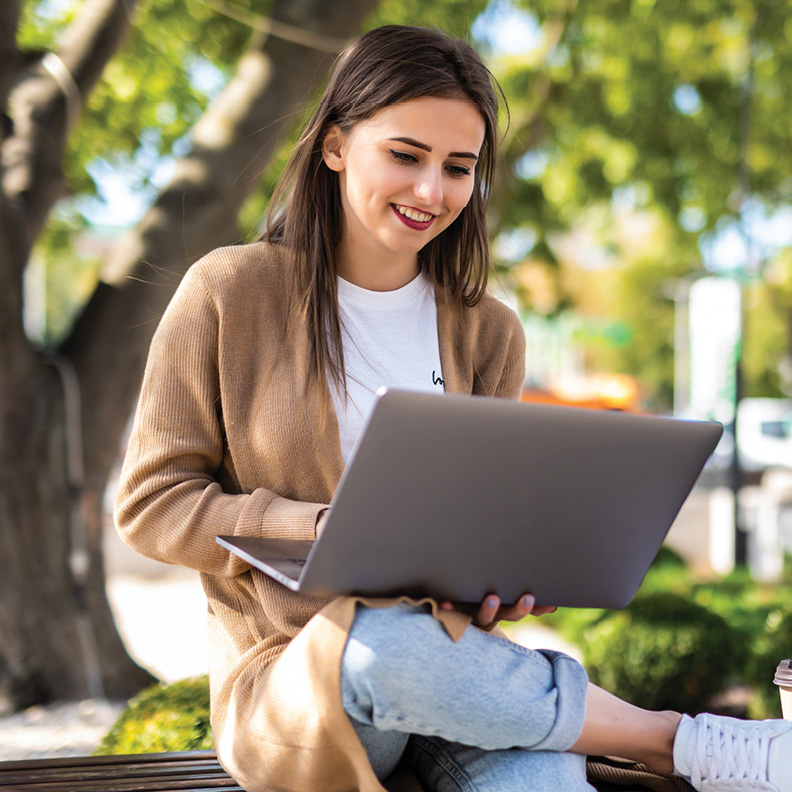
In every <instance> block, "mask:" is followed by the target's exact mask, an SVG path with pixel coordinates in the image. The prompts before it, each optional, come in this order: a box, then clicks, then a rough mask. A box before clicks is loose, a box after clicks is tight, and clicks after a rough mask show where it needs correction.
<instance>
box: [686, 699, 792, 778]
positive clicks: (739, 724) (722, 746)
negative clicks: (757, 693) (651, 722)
mask: <svg viewBox="0 0 792 792" xmlns="http://www.w3.org/2000/svg"><path fill="white" fill-rule="evenodd" d="M674 774H675V775H679V776H682V777H683V778H684V779H685V780H687V781H688V782H690V784H692V785H693V786H694V787H695V788H696V789H698V790H699V792H731V791H732V790H741V791H742V790H762V792H792V721H783V720H765V721H744V720H738V719H737V718H727V717H723V716H719V715H709V714H706V713H705V714H703V715H698V716H697V717H696V718H695V719H694V718H691V717H690V716H688V715H684V716H683V717H682V722H681V723H680V724H679V729H678V730H677V733H676V738H675V740H674Z"/></svg>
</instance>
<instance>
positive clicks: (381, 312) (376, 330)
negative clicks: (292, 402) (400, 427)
mask: <svg viewBox="0 0 792 792" xmlns="http://www.w3.org/2000/svg"><path fill="white" fill-rule="evenodd" d="M338 307H339V312H340V318H341V338H342V343H343V345H344V366H345V368H346V386H347V394H348V397H347V402H346V404H344V403H343V401H342V400H341V399H340V398H339V395H338V393H336V390H335V388H333V387H331V388H330V391H331V393H332V395H333V404H334V406H335V410H336V415H337V416H338V428H339V432H340V435H341V452H342V455H343V457H344V462H346V461H347V460H348V458H349V454H350V452H351V451H352V447H353V446H354V444H355V441H356V440H357V436H358V434H359V433H360V430H361V428H362V427H363V423H364V422H365V420H366V418H367V417H368V415H369V413H370V412H371V410H372V409H373V407H374V401H375V396H376V393H377V390H379V388H381V387H383V386H387V387H390V388H401V389H405V390H416V391H439V392H442V391H443V373H442V370H441V367H440V346H439V343H438V340H437V304H436V303H435V293H434V287H433V285H432V283H431V281H430V280H429V278H427V277H426V276H425V275H424V274H423V273H420V274H419V275H418V276H417V277H416V278H414V279H413V280H412V281H410V282H409V283H408V284H407V285H406V286H403V287H402V288H401V289H396V290H395V291H386V292H377V291H369V290H368V289H362V288H360V286H356V285H355V284H353V283H350V282H349V281H345V280H343V279H342V278H339V279H338Z"/></svg>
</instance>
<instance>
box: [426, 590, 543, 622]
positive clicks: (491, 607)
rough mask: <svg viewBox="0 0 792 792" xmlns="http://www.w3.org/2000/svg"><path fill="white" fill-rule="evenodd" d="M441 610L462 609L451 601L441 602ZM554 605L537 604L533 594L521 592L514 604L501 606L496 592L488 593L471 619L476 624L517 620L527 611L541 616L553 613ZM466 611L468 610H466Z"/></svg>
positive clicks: (525, 614) (526, 613)
mask: <svg viewBox="0 0 792 792" xmlns="http://www.w3.org/2000/svg"><path fill="white" fill-rule="evenodd" d="M440 609H441V610H462V608H458V607H457V606H456V605H455V604H454V603H453V602H441V603H440ZM555 610H556V606H555V605H537V604H536V600H535V599H534V596H533V594H523V595H522V597H520V599H518V600H517V602H516V603H515V604H514V605H506V606H502V605H501V601H500V597H499V596H498V595H497V594H488V595H487V596H486V597H485V598H484V601H483V602H482V603H481V605H480V606H479V608H478V610H477V611H476V615H475V616H474V617H473V620H474V621H476V622H478V624H491V623H492V622H495V621H519V620H520V619H522V618H524V617H525V616H527V615H528V614H529V613H530V614H532V615H534V616H542V615H543V614H545V613H553V612H554V611H555ZM466 612H468V611H467V610H466Z"/></svg>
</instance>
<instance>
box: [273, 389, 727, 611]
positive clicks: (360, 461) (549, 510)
mask: <svg viewBox="0 0 792 792" xmlns="http://www.w3.org/2000/svg"><path fill="white" fill-rule="evenodd" d="M721 433H722V427H721V425H720V424H716V423H709V422H694V421H681V420H677V419H672V418H660V417H656V416H646V415H636V414H630V413H616V412H606V411H598V410H587V409H578V408H570V407H557V406H552V405H540V404H527V403H521V402H515V401H510V400H505V399H495V398H488V397H481V396H465V395H458V394H431V393H415V392H408V391H398V390H388V391H385V392H384V393H383V394H382V395H381V396H380V398H379V399H378V401H377V403H376V406H375V409H374V411H373V412H372V414H371V416H370V417H369V420H368V422H367V424H366V426H365V427H364V430H363V432H362V433H361V436H360V438H359V440H358V444H357V446H356V448H355V451H354V452H353V455H352V457H351V459H350V462H349V464H348V465H347V467H346V470H345V472H344V474H343V476H342V479H341V481H340V483H339V486H338V488H337V490H336V494H335V496H334V498H333V502H332V504H331V506H332V509H331V512H330V517H329V519H328V521H327V524H326V527H325V530H324V532H323V534H322V536H321V538H320V540H318V541H317V542H315V543H314V547H313V549H312V551H311V553H310V555H309V558H308V561H307V563H306V564H305V566H304V567H303V571H302V574H301V576H300V580H299V586H298V588H299V590H300V591H302V592H305V593H316V594H352V593H360V594H367V595H370V596H375V595H391V594H412V595H416V596H419V595H424V594H429V595H432V596H435V597H437V598H440V599H450V600H454V601H459V602H476V603H477V602H480V601H481V600H482V599H483V597H484V596H485V595H486V594H488V593H490V592H497V593H498V594H499V595H500V597H501V599H502V600H503V601H504V602H514V601H516V599H517V598H518V597H519V596H520V595H521V594H522V593H524V592H525V591H532V592H533V593H534V595H535V596H536V601H537V603H538V604H548V605H559V606H572V607H598V608H620V607H624V606H625V605H626V604H628V603H629V601H630V600H631V599H632V597H633V596H634V594H635V592H636V590H637V589H638V586H639V585H640V583H641V581H642V580H643V577H644V576H645V574H646V572H647V570H648V568H649V565H650V564H651V562H652V560H653V559H654V557H655V555H656V553H657V551H658V550H659V548H660V546H661V544H662V542H663V540H664V538H665V536H666V534H667V532H668V530H669V528H670V527H671V524H672V523H673V520H674V518H675V517H676V515H677V513H678V512H679V509H680V508H681V506H682V504H683V502H684V500H685V499H686V497H687V495H688V494H689V492H690V490H691V488H692V487H693V484H694V483H695V481H696V478H697V477H698V475H699V473H700V471H701V469H702V467H703V466H704V464H705V462H706V460H707V458H708V457H709V455H710V454H711V453H712V451H713V449H714V447H715V445H716V444H717V442H718V439H719V438H720V435H721ZM265 571H266V570H265Z"/></svg>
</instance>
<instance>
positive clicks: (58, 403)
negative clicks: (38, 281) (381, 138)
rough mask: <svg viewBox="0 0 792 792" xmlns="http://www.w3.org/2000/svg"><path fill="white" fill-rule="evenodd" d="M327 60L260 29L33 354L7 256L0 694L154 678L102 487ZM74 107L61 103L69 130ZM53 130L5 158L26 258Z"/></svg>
mask: <svg viewBox="0 0 792 792" xmlns="http://www.w3.org/2000/svg"><path fill="white" fill-rule="evenodd" d="M93 2H94V3H95V4H97V5H98V4H100V3H102V2H104V3H110V4H112V3H113V0H93ZM376 5H377V0H350V2H348V3H345V5H344V13H343V14H341V13H338V8H337V6H336V5H335V4H333V3H326V2H325V0H300V1H299V2H296V1H295V0H276V2H275V4H274V8H273V10H272V16H273V18H275V19H276V20H280V21H281V22H284V23H286V24H287V25H290V26H292V27H294V28H298V29H301V30H303V31H309V32H313V33H314V34H315V38H316V39H320V40H324V41H328V42H329V41H331V40H333V39H335V40H338V39H347V38H350V37H351V36H353V35H354V34H355V33H356V32H357V31H358V29H359V27H360V25H361V23H362V21H363V19H364V18H365V16H366V15H367V14H368V13H370V12H371V11H372V10H373V9H374V8H375V6H376ZM278 32H279V33H280V30H279V31H278ZM286 35H288V30H287V31H286ZM105 38H106V37H105ZM298 38H299V37H298ZM70 45H71V50H69V52H73V53H77V52H79V47H78V46H77V45H76V44H75V43H74V41H73V40H72V41H71V42H70ZM64 52H65V50H64ZM61 55H62V59H63V60H64V61H65V60H67V57H66V54H64V53H61ZM69 62H70V63H72V64H73V71H72V74H73V75H75V77H76V78H77V77H78V76H79V75H78V72H79V74H83V73H84V74H85V75H88V76H86V77H85V79H86V80H88V79H93V78H94V77H95V70H94V71H91V70H90V69H89V68H87V66H85V67H82V66H81V64H83V63H85V60H84V59H80V58H79V57H78V56H77V54H75V55H74V57H73V60H72V61H69ZM330 62H331V55H329V54H328V53H327V52H322V51H320V50H319V49H316V48H314V47H308V46H305V45H303V44H298V43H293V42H291V41H285V40H283V39H279V38H274V37H270V38H266V39H265V37H264V36H263V35H259V36H258V38H257V40H256V41H255V43H254V46H252V47H251V49H250V50H249V51H248V52H247V53H246V54H245V55H244V56H243V58H242V59H241V61H240V65H239V68H238V69H237V73H236V76H235V77H234V78H233V79H232V81H231V83H230V84H229V86H228V87H227V89H226V90H225V91H224V92H223V94H221V96H220V97H218V100H217V101H216V102H215V104H214V105H213V106H212V107H211V108H210V109H209V110H208V111H207V113H206V114H205V116H204V118H203V119H202V120H201V122H199V124H198V125H197V127H196V129H195V134H194V140H195V145H194V147H193V150H192V152H191V153H190V154H189V155H188V157H186V158H185V159H184V160H183V161H182V162H181V163H180V164H179V166H178V168H177V172H176V175H175V177H174V180H173V182H172V183H171V185H170V186H169V187H167V188H166V189H165V190H164V191H163V193H162V195H161V196H160V198H159V199H158V200H157V202H156V203H155V205H154V206H153V207H152V209H151V210H150V211H149V212H148V214H147V215H146V216H145V217H144V219H143V220H142V221H141V223H140V224H139V225H138V227H137V228H136V229H134V230H133V231H132V232H131V233H130V234H128V235H127V236H126V237H125V238H124V239H122V240H121V241H120V243H119V244H118V246H117V248H116V251H115V254H114V256H112V258H111V261H110V262H108V267H107V276H106V279H105V282H103V283H101V284H100V285H99V287H98V288H97V290H96V292H95V293H94V295H93V297H92V299H91V300H90V301H89V303H88V305H87V306H86V308H85V310H84V311H83V313H82V315H81V316H80V318H79V320H78V321H77V323H76V324H75V327H74V329H73V331H72V333H71V335H70V337H69V338H68V339H67V340H66V342H65V343H64V344H63V346H62V348H61V349H60V350H59V351H58V354H57V355H55V356H53V357H51V358H49V359H47V358H44V357H42V356H39V355H37V354H36V353H35V352H34V351H33V350H31V349H30V347H29V345H28V344H27V342H26V341H25V340H24V335H23V333H22V322H21V300H20V299H19V293H20V289H21V269H22V267H21V265H18V264H17V266H16V267H15V266H14V265H13V264H10V260H9V259H6V260H5V261H3V260H0V285H3V286H6V285H11V286H13V287H14V288H13V289H11V291H12V292H13V294H12V295H11V296H9V295H8V292H6V296H5V297H3V296H0V420H1V421H2V424H0V427H1V428H0V431H1V432H2V435H0V554H2V555H1V556H0V557H2V558H3V559H4V566H5V567H6V569H4V574H3V576H2V580H0V709H2V708H5V709H6V710H13V709H18V708H20V707H23V706H26V705H29V704H31V703H34V702H43V701H47V700H51V699H77V698H83V697H85V696H89V695H99V694H105V695H107V696H108V697H110V698H126V697H128V696H129V695H131V694H133V693H134V692H136V691H137V690H139V689H140V687H141V686H142V685H143V684H145V683H146V682H148V681H149V680H150V679H151V677H150V676H149V675H148V674H147V672H145V671H143V670H142V669H140V668H139V667H137V666H136V665H135V664H134V663H133V662H132V661H131V660H130V658H129V657H128V656H127V654H126V651H125V649H124V648H123V646H122V644H121V641H120V639H119V637H118V634H117V632H116V629H115V626H114V624H113V619H112V614H111V612H110V609H109V606H108V603H107V598H106V595H105V589H104V568H103V563H102V557H101V522H102V520H101V517H102V514H101V500H102V493H103V490H104V488H105V484H106V482H107V479H108V474H109V471H110V469H111V467H112V466H113V464H114V463H115V461H116V460H117V458H118V455H119V452H120V446H121V441H122V437H123V433H124V429H125V426H126V423H127V420H128V416H129V414H130V411H131V409H132V407H133V405H134V402H135V399H136V397H137V392H138V387H139V383H140V379H141V375H142V370H143V366H144V363H145V358H146V353H147V350H148V345H149V343H150V340H151V336H152V334H153V331H154V329H155V327H156V324H157V322H158V320H159V317H160V315H161V313H162V311H163V310H164V307H165V306H166V305H167V302H168V301H169V299H170V297H171V295H172V293H173V291H174V290H175V287H176V285H177V284H178V282H179V280H180V278H181V275H182V274H183V273H184V271H185V270H186V268H187V266H188V265H189V264H190V263H192V261H194V260H195V259H196V258H197V257H199V256H201V255H203V254H204V253H206V252H208V251H209V250H211V249H212V248H214V247H217V246H218V245H221V244H229V243H233V242H234V241H235V240H236V229H235V217H236V213H237V211H238V209H239V207H240V206H241V204H242V203H243V201H244V199H245V198H246V197H247V196H248V195H249V194H250V193H252V191H253V190H254V189H255V186H256V184H257V181H258V176H259V174H260V173H261V172H262V171H263V170H264V168H265V167H266V165H267V164H268V162H269V160H270V158H271V157H272V155H273V153H274V152H275V150H276V148H277V146H278V144H279V143H280V141H281V140H282V139H283V134H284V132H285V131H287V130H288V128H289V126H290V125H291V123H292V122H293V120H294V119H295V117H296V116H297V114H298V112H299V110H300V108H301V106H302V105H303V104H304V102H305V101H306V99H307V98H308V97H309V95H310V92H311V91H312V89H313V88H314V87H315V86H316V84H317V82H318V81H319V80H320V79H321V78H322V77H323V75H324V73H325V72H326V70H327V67H328V66H329V64H330ZM80 68H82V71H79V70H80ZM78 82H79V80H78ZM40 106H41V102H38V104H37V112H38V113H40V112H41V110H40ZM52 106H55V104H54V102H53V103H52ZM68 115H69V114H68V113H65V112H64V108H63V107H62V106H61V107H60V116H59V120H58V123H59V124H60V125H61V132H62V133H63V132H65V129H64V128H65V125H66V123H67V118H68ZM15 120H16V119H15ZM34 120H35V119H34ZM23 126H24V125H23ZM31 127H35V124H33V123H32V122H31ZM40 127H41V124H40V121H39V128H40ZM45 132H46V130H43V129H42V130H41V132H40V134H39V135H38V137H37V135H36V132H35V129H34V130H33V131H32V132H31V133H30V134H29V135H28V137H26V138H25V139H24V140H19V141H13V142H14V144H15V145H14V146H12V147H10V148H9V149H8V151H11V154H12V155H13V156H7V157H6V159H5V161H6V163H8V165H7V167H6V168H5V169H4V170H5V172H4V174H3V175H4V194H3V195H0V255H2V254H4V253H5V252H6V251H7V250H10V249H11V248H12V247H14V246H16V247H20V246H21V247H22V248H23V249H25V254H23V255H22V257H21V261H22V262H24V260H25V257H26V253H27V247H28V244H27V243H28V240H30V239H31V238H32V237H34V236H35V235H36V234H37V233H38V232H39V230H40V228H41V225H42V224H43V218H44V217H45V216H46V213H47V212H48V211H49V209H50V208H51V206H52V204H53V203H54V201H55V199H56V196H57V193H58V188H59V178H60V174H59V170H58V167H56V166H55V164H54V159H53V157H52V145H51V141H49V138H48V136H47V134H45ZM63 137H64V138H65V135H63ZM42 149H44V150H43V151H42ZM8 151H6V152H5V153H6V154H8ZM37 152H39V153H38V154H37ZM37 157H38V158H37ZM42 170H43V175H42ZM26 201H27V202H28V203H29V206H27V207H25V202H26ZM20 228H23V229H24V230H25V231H27V234H22V233H21V232H20V231H19V229H20ZM15 240H16V241H15ZM15 261H16V262H19V261H20V257H17V258H16V259H15ZM17 267H18V270H17ZM8 306H10V307H11V308H13V310H12V311H10V312H5V309H6V308H7V307H8Z"/></svg>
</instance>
